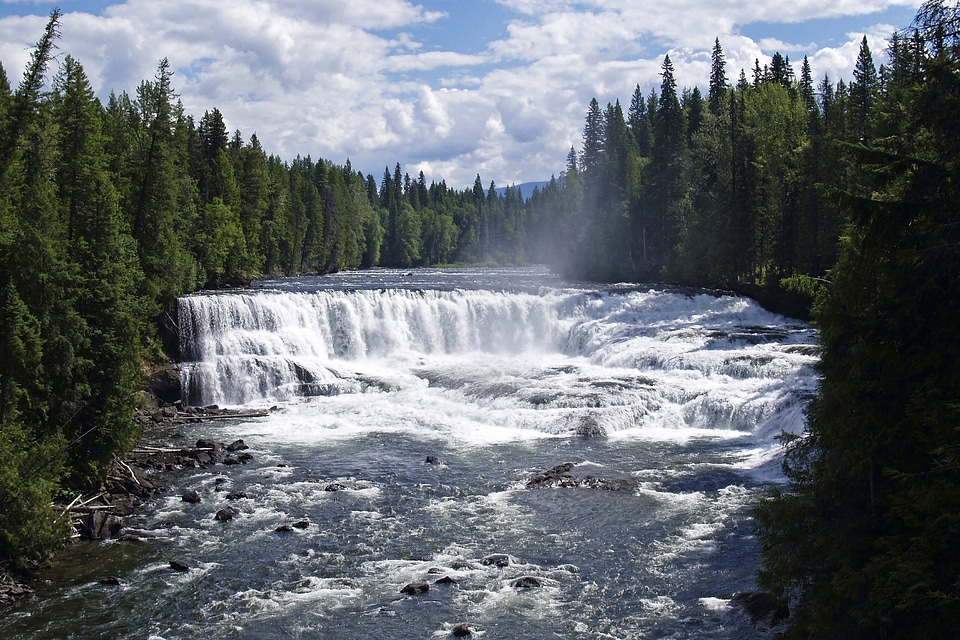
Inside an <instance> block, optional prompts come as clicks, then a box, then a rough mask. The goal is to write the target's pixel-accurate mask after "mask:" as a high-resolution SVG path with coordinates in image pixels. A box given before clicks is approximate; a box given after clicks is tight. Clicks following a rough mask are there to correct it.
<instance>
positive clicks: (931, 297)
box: [0, 0, 960, 638]
mask: <svg viewBox="0 0 960 640" xmlns="http://www.w3.org/2000/svg"><path fill="white" fill-rule="evenodd" d="M59 23H60V14H59V12H58V11H54V12H53V13H52V14H51V16H50V20H49V22H48V24H47V27H46V29H45V31H44V33H43V34H42V36H41V38H40V40H39V41H38V42H37V45H36V47H35V48H34V50H33V53H32V58H31V61H30V63H29V65H28V67H27V68H26V69H25V70H24V73H23V79H22V80H21V81H20V83H19V85H17V86H16V87H15V88H14V87H12V86H11V84H10V81H9V79H8V77H7V75H6V71H5V70H4V69H3V67H2V66H0V316H2V319H0V558H6V559H7V561H8V562H9V563H11V564H12V565H14V566H18V567H21V568H23V567H27V566H29V565H30V564H31V563H36V562H39V561H42V560H43V559H45V558H46V557H48V555H49V553H50V552H51V550H54V549H56V548H57V547H58V546H59V545H61V544H62V543H63V540H64V536H65V533H66V523H65V522H63V521H61V520H59V519H57V518H56V517H55V516H56V514H54V513H53V512H52V511H51V509H50V505H51V503H52V502H53V501H54V500H55V499H56V498H58V497H59V496H61V495H63V494H64V493H65V492H67V491H73V492H75V491H76V490H78V489H82V488H84V487H88V486H90V485H92V484H95V483H96V482H98V479H99V478H100V477H101V475H102V473H103V472H104V470H105V468H106V465H108V464H109V463H110V461H111V460H112V459H113V457H114V456H122V455H124V453H125V452H127V451H129V450H130V448H131V447H132V446H133V445H134V443H135V442H136V441H137V439H138V437H139V435H140V434H139V431H138V428H137V426H136V422H135V421H134V419H133V412H134V409H135V408H136V406H137V403H138V398H139V393H138V392H139V391H140V390H141V389H142V385H143V379H144V375H145V370H146V369H148V368H149V367H150V366H151V364H155V363H159V362H163V361H164V360H165V359H167V356H166V355H165V354H164V353H163V347H162V344H161V341H160V338H159V336H160V327H161V326H163V325H164V324H165V323H170V322H172V320H171V317H170V314H171V312H172V311H173V308H174V304H175V301H176V299H177V297H178V296H180V295H182V294H184V293H188V292H190V291H194V290H198V289H203V288H218V287H224V286H233V285H240V284H244V283H247V282H249V281H250V280H252V279H254V278H257V277H267V276H284V275H299V274H322V273H330V272H335V271H338V270H343V269H362V268H371V267H376V266H388V267H403V268H408V267H415V266H426V265H443V264H450V263H464V264H525V263H542V264H548V265H551V266H552V267H554V268H555V269H556V270H558V271H559V272H561V273H563V274H565V275H568V276H571V277H576V278H583V279H590V280H596V281H632V282H664V283H682V284H688V285H696V286H705V287H714V288H721V289H728V290H733V291H736V292H740V293H745V294H748V295H753V296H755V297H757V298H758V299H761V300H763V301H764V302H765V303H769V304H773V305H779V308H782V309H785V310H787V311H788V312H791V313H794V314H796V315H800V316H805V315H806V314H808V313H809V314H812V317H813V319H814V321H815V323H816V325H817V327H818V329H819V331H820V336H821V353H822V359H821V363H820V365H819V373H820V376H821V382H820V393H819V395H818V397H817V398H816V399H815V400H814V401H813V403H812V404H811V407H810V409H809V411H808V418H809V425H808V431H807V432H806V433H804V434H785V435H784V436H783V439H784V445H785V451H786V455H785V470H786V472H787V476H788V478H789V480H790V484H789V485H785V486H783V487H781V488H780V489H779V490H777V491H775V492H773V493H771V495H770V497H769V498H768V499H766V500H764V501H763V502H762V503H761V504H760V505H758V507H757V510H756V514H755V516H756V523H757V525H756V526H757V532H758V535H759V540H760V550H761V556H762V568H761V571H760V574H759V582H760V584H761V586H763V587H764V588H767V589H769V590H770V591H771V592H772V593H773V594H774V595H775V596H776V597H778V598H780V599H782V600H784V601H786V602H789V603H790V605H791V608H792V611H793V615H792V617H791V619H792V623H791V626H790V629H789V631H788V635H789V637H798V638H802V637H841V636H842V637H845V638H861V637H862V638H881V637H882V638H899V637H904V638H905V637H917V636H918V635H919V636H940V635H942V634H943V633H945V630H946V629H956V628H957V626H958V624H960V560H958V556H957V554H956V553H955V549H956V547H957V544H958V543H960V516H958V515H957V514H960V504H958V503H960V486H958V485H960V430H958V429H960V421H958V411H960V340H958V339H957V336H956V326H957V318H958V317H960V315H958V304H960V289H958V287H960V274H958V269H960V254H958V246H960V245H958V239H960V238H958V236H960V215H958V211H957V203H958V202H960V198H958V196H960V194H958V193H957V176H958V175H960V174H958V167H957V161H958V155H960V149H958V145H957V143H956V141H957V140H958V139H960V6H958V5H957V4H956V3H954V4H951V3H949V2H944V1H942V0H936V1H931V2H927V3H926V4H924V5H923V6H922V7H921V8H920V10H919V11H918V13H917V16H916V18H915V20H914V23H913V25H911V26H910V27H908V28H904V29H903V30H901V31H898V32H896V33H893V34H891V39H890V41H889V48H888V50H887V51H886V56H885V58H886V59H887V62H886V63H885V64H881V65H879V67H878V66H877V65H876V63H875V61H874V57H873V54H872V52H871V51H870V49H869V47H868V45H867V40H866V38H864V39H863V41H862V44H861V48H860V54H859V57H858V59H857V63H856V67H855V70H854V72H853V77H852V78H851V79H849V81H845V80H843V79H838V80H836V81H834V80H832V79H831V78H829V77H827V76H823V77H822V78H820V79H818V80H815V79H814V78H815V76H814V70H813V69H811V65H810V63H809V61H808V60H807V59H806V58H804V59H803V61H802V63H801V64H800V65H799V75H798V74H797V73H796V72H795V70H794V65H793V64H792V63H791V62H790V60H789V59H788V58H786V57H784V56H781V55H780V54H779V53H777V54H775V55H774V56H773V57H772V59H771V60H770V62H769V63H768V64H765V65H763V66H761V65H760V63H759V61H757V62H756V64H755V65H754V68H753V69H751V70H749V71H748V70H740V71H739V74H738V75H736V77H733V76H730V77H728V69H727V64H726V61H725V59H724V54H723V49H722V45H721V43H720V41H719V40H717V41H716V42H715V45H714V48H713V52H712V65H711V73H710V78H709V86H708V87H707V91H706V94H703V93H702V92H701V91H700V89H699V88H697V87H694V88H692V89H686V88H684V89H678V87H677V84H676V81H675V79H674V69H673V66H672V63H671V61H670V58H669V56H665V57H664V59H663V65H662V73H661V83H660V86H659V88H655V89H652V90H650V91H649V93H647V94H646V95H645V94H644V92H643V91H642V90H641V88H640V86H639V85H638V86H637V87H636V90H635V91H634V93H633V95H632V96H631V98H630V102H629V106H628V107H627V109H626V112H624V109H623V107H622V106H621V104H620V102H619V100H617V101H616V102H615V103H613V104H607V105H606V106H605V107H601V106H600V104H599V103H598V101H597V100H596V99H594V100H592V101H591V102H590V104H589V105H588V106H587V110H586V116H585V122H584V128H583V136H582V145H581V146H580V148H579V149H578V148H575V147H574V148H571V149H570V151H569V154H568V157H567V162H566V166H565V167H564V168H563V170H562V171H560V172H559V174H558V175H557V176H555V177H553V178H552V179H551V180H550V182H549V183H548V184H547V186H546V187H544V188H543V189H537V190H535V191H534V193H533V195H532V197H530V198H529V199H524V198H522V197H521V195H520V193H519V191H518V190H517V189H516V188H514V187H507V188H506V190H505V191H502V192H501V191H499V190H498V189H497V188H496V185H495V184H494V183H493V182H491V183H489V185H487V186H486V187H485V186H484V183H483V181H482V180H481V177H480V176H479V175H478V176H477V178H476V180H475V182H474V185H473V187H472V188H471V189H464V190H457V189H452V188H449V187H448V186H447V185H446V183H445V182H443V181H441V182H439V183H438V182H435V181H433V182H431V183H430V184H427V182H426V179H425V176H424V175H423V173H422V172H421V173H420V174H419V175H418V176H417V177H416V178H411V176H410V175H409V174H407V173H404V172H403V169H402V167H401V166H400V165H399V164H395V166H394V167H393V168H392V169H391V168H390V166H389V164H388V165H387V166H386V167H385V169H384V172H383V175H382V176H381V177H380V178H379V180H378V179H377V178H376V177H374V176H373V175H366V176H364V175H363V174H362V173H361V172H359V171H355V170H354V169H353V168H352V167H351V164H350V162H349V160H347V161H346V162H345V163H344V164H342V165H341V164H336V163H333V162H330V161H327V160H324V159H316V160H314V159H312V158H310V157H309V156H306V157H297V158H294V159H288V160H284V159H281V158H279V157H276V156H273V155H268V154H266V153H265V152H264V150H263V148H262V147H261V144H260V141H259V140H258V139H257V137H256V135H251V136H250V137H249V139H246V140H245V139H244V136H243V135H242V133H241V132H240V131H235V132H232V133H231V132H228V131H227V129H226V126H225V123H224V117H223V114H222V113H221V112H220V111H219V110H218V109H216V108H211V109H209V110H208V111H206V112H204V114H203V115H202V116H201V117H200V118H199V120H197V119H195V118H194V117H193V116H192V115H190V114H187V113H186V112H185V110H184V108H183V106H182V104H181V103H180V102H179V100H178V98H177V94H176V91H175V86H174V74H173V71H172V70H171V68H170V64H169V62H168V61H167V60H161V61H160V62H159V64H158V67H157V71H156V74H155V76H154V77H153V78H152V79H150V80H144V81H143V82H141V84H140V86H139V87H138V88H137V89H136V91H135V93H134V94H133V95H129V94H127V93H126V92H122V93H119V94H117V93H111V94H110V96H109V98H108V99H107V100H106V102H105V104H104V103H103V102H101V100H99V99H98V98H97V97H96V96H95V95H94V92H93V90H92V88H91V85H90V83H89V81H88V79H87V77H86V74H85V72H84V70H83V67H82V65H81V63H80V61H78V60H75V59H74V58H72V57H71V56H70V55H63V56H62V57H59V56H57V57H55V56H54V51H55V48H56V41H57V39H58V36H59V28H60V24H59ZM55 59H56V60H57V62H58V68H57V69H55V70H54V69H50V67H51V66H52V63H53V61H54V60H55Z"/></svg>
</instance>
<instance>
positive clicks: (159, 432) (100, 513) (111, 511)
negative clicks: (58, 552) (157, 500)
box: [0, 399, 268, 610]
mask: <svg viewBox="0 0 960 640" xmlns="http://www.w3.org/2000/svg"><path fill="white" fill-rule="evenodd" d="M161 404H162V405H163V406H160V405H161ZM265 415H268V412H254V413H251V412H241V411H238V410H236V409H226V408H220V407H218V406H216V405H211V406H207V407H192V406H185V405H184V404H183V403H182V402H181V401H180V400H179V399H177V400H175V401H174V402H173V403H171V404H165V403H157V402H151V403H145V407H144V408H141V409H139V410H137V411H136V413H135V419H136V420H137V421H139V422H140V423H141V424H142V425H143V435H142V436H141V443H140V445H139V446H138V447H137V448H135V449H134V450H133V451H132V452H131V455H129V456H127V457H126V458H125V459H124V460H121V459H120V458H117V457H115V458H114V459H113V461H112V463H111V465H110V468H109V469H108V471H107V473H106V475H105V478H104V480H103V482H101V483H100V484H99V485H98V486H96V487H91V488H89V489H88V490H87V491H85V492H82V493H78V494H77V495H76V496H75V497H73V498H72V499H70V500H69V501H66V500H62V501H60V502H56V503H54V504H53V505H52V511H53V513H54V514H55V515H56V516H57V517H59V518H69V520H70V533H69V537H68V539H67V541H66V546H65V548H66V547H70V546H72V545H76V544H87V543H90V542H98V541H103V540H107V539H117V540H121V541H135V540H137V539H138V538H137V536H136V535H134V534H131V533H127V532H125V530H124V528H125V527H124V518H126V517H128V516H131V515H133V514H134V513H135V512H136V511H137V509H139V508H140V507H141V506H142V505H143V504H145V503H146V502H147V501H149V500H151V499H153V498H154V497H155V496H158V495H160V494H162V493H163V492H164V491H165V489H166V483H165V480H164V476H165V474H167V473H170V472H173V471H175V470H178V469H187V468H198V467H199V468H208V467H212V466H215V465H227V466H229V465H236V464H246V463H247V462H249V461H250V460H251V459H252V458H253V456H252V454H251V453H250V452H249V451H248V450H247V449H248V448H249V447H247V445H246V444H245V443H244V442H243V441H242V440H235V441H233V442H231V443H229V444H227V443H224V442H218V441H216V440H214V439H210V438H200V439H198V440H196V441H191V442H186V441H185V438H186V436H185V434H183V433H182V432H181V431H180V429H179V427H180V426H181V425H186V424H196V423H203V422H212V421H215V420H224V419H231V418H233V419H239V418H248V417H261V416H265ZM184 499H185V500H187V499H188V497H186V496H185V498H184ZM55 561H56V556H54V557H52V558H51V562H55ZM42 569H43V567H42V566H41V565H40V564H34V565H32V566H29V567H27V568H26V569H25V570H19V571H18V570H16V569H15V568H14V567H13V566H12V565H9V564H8V565H5V566H0V610H3V609H6V608H8V607H11V606H15V604H16V603H17V602H18V601H19V600H21V599H23V598H27V597H31V596H32V595H33V594H34V590H33V588H32V586H31V585H32V583H33V582H34V581H35V580H36V576H37V575H38V574H40V573H41V572H42Z"/></svg>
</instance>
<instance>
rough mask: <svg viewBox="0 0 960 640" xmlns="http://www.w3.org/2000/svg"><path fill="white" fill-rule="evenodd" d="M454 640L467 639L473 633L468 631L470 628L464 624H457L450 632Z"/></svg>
mask: <svg viewBox="0 0 960 640" xmlns="http://www.w3.org/2000/svg"><path fill="white" fill-rule="evenodd" d="M450 635H452V636H453V637H455V638H469V637H470V636H471V635H473V631H470V627H468V626H467V625H465V624H458V625H457V626H455V627H454V628H453V631H451V632H450Z"/></svg>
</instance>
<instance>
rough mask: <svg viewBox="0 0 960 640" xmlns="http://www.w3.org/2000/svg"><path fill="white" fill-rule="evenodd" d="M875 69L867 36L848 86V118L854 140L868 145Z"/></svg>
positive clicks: (875, 86)
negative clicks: (851, 121) (850, 119)
mask: <svg viewBox="0 0 960 640" xmlns="http://www.w3.org/2000/svg"><path fill="white" fill-rule="evenodd" d="M877 84H878V80H877V68H876V65H874V63H873V56H872V55H871V53H870V46H869V45H868V44H867V36H863V40H862V41H861V43H860V53H859V55H858V56H857V64H856V66H855V67H854V68H853V82H852V83H851V84H850V116H851V118H852V119H853V123H852V126H853V135H854V137H855V139H856V140H858V141H860V142H861V143H863V144H868V143H869V141H870V138H871V129H872V120H873V108H874V102H875V101H876V96H877Z"/></svg>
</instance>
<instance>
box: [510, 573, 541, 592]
mask: <svg viewBox="0 0 960 640" xmlns="http://www.w3.org/2000/svg"><path fill="white" fill-rule="evenodd" d="M510 585H511V586H512V587H514V588H517V589H536V588H538V587H542V586H543V582H541V581H540V579H539V578H534V577H533V576H523V577H522V578H517V579H516V580H514V581H513V582H512V583H510Z"/></svg>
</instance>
